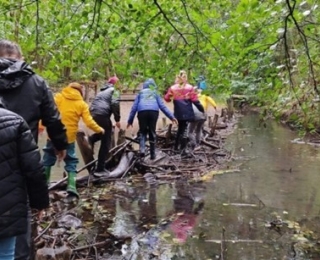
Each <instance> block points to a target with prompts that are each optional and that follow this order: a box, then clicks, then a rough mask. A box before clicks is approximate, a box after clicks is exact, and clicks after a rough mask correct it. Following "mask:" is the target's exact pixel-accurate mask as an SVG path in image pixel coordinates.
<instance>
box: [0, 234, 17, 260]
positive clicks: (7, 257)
mask: <svg viewBox="0 0 320 260" xmlns="http://www.w3.org/2000/svg"><path fill="white" fill-rule="evenodd" d="M15 245H16V237H8V238H5V239H0V259H1V260H13V259H14V249H15Z"/></svg>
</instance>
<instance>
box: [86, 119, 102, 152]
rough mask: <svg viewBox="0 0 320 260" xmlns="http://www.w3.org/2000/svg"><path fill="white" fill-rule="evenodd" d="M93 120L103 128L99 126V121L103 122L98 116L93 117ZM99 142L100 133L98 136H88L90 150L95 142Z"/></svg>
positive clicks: (95, 134) (96, 134)
mask: <svg viewBox="0 0 320 260" xmlns="http://www.w3.org/2000/svg"><path fill="white" fill-rule="evenodd" d="M93 120H94V121H95V122H96V123H97V124H98V125H99V126H100V127H103V126H102V125H101V121H103V120H101V119H100V117H99V116H93ZM100 140H101V134H100V133H99V134H98V133H94V134H92V135H90V136H89V137H88V141H89V144H90V145H91V148H92V150H93V149H94V144H95V143H96V142H98V141H100Z"/></svg>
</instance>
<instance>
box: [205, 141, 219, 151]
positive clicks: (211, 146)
mask: <svg viewBox="0 0 320 260" xmlns="http://www.w3.org/2000/svg"><path fill="white" fill-rule="evenodd" d="M201 143H202V144H203V145H205V146H208V147H210V148H212V149H220V147H219V146H218V145H216V144H213V143H209V142H207V141H205V140H201Z"/></svg>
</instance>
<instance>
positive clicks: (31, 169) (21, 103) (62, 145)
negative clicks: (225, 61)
mask: <svg viewBox="0 0 320 260" xmlns="http://www.w3.org/2000/svg"><path fill="white" fill-rule="evenodd" d="M118 81H119V79H118V78H117V77H115V76H114V77H111V78H110V79H108V81H107V83H106V84H105V85H104V86H103V87H102V88H101V91H100V92H99V93H98V94H97V96H96V97H95V98H94V100H93V102H92V103H91V105H90V106H89V105H88V104H87V103H86V102H85V101H84V99H83V97H84V88H83V86H82V85H81V84H79V83H76V82H73V83H70V84H69V85H68V86H67V87H65V88H63V89H62V91H61V92H60V93H57V94H56V95H55V96H53V94H52V93H51V91H50V89H49V88H48V86H47V85H46V83H45V81H44V79H43V78H41V77H40V76H39V75H37V74H36V73H35V72H34V71H33V70H32V69H31V67H30V66H29V65H28V64H27V63H26V62H25V61H24V59H23V56H22V52H21V49H20V47H19V45H17V44H16V43H14V42H11V41H8V40H0V136H1V139H0V165H1V171H0V200H1V203H0V259H3V260H11V259H17V260H19V259H29V254H30V237H31V230H30V219H31V211H30V208H32V209H35V210H37V212H38V214H39V216H41V213H42V210H43V209H45V208H47V207H48V206H49V195H48V186H47V185H48V182H49V181H50V175H51V169H52V166H54V165H55V163H56V162H57V160H58V161H61V160H64V162H65V167H64V168H65V171H66V172H67V176H68V185H67V192H68V193H69V194H71V195H76V196H78V192H77V189H76V175H77V164H78V161H79V160H78V158H77V156H76V153H75V141H76V134H77V131H78V125H79V121H80V119H82V120H83V122H84V123H85V125H86V126H87V127H88V128H90V129H91V130H92V131H93V132H94V134H92V135H91V136H90V137H89V143H90V144H91V147H92V149H93V147H94V144H95V143H96V142H97V141H99V140H100V141H101V142H100V149H99V153H98V160H97V165H96V169H95V173H94V174H95V175H96V176H103V175H106V174H108V171H107V170H106V169H105V160H106V157H107V156H108V153H109V149H110V145H111V136H112V129H113V125H112V121H111V116H112V115H113V117H114V120H115V122H116V123H115V125H116V127H118V128H119V129H120V127H121V125H120V118H121V117H120V92H119V90H117V88H116V84H117V83H118ZM202 88H203V86H202V87H200V85H199V86H198V87H194V86H192V85H190V84H189V83H188V78H187V74H186V72H185V71H180V73H179V75H178V76H177V77H176V80H175V84H174V85H173V86H171V87H170V88H169V89H168V91H167V93H166V94H165V96H164V100H165V101H167V102H170V101H172V100H173V104H174V112H173V113H172V112H171V111H170V110H169V109H168V108H167V107H166V105H165V104H164V102H163V100H162V98H161V96H160V95H159V94H158V92H157V85H156V83H155V81H154V80H153V79H147V80H146V81H145V82H144V83H143V88H142V89H141V91H140V92H139V94H138V95H137V96H136V98H135V101H134V103H133V106H132V109H131V112H130V115H129V118H128V121H127V128H129V127H131V126H132V124H133V121H134V117H135V115H136V114H138V115H137V117H138V121H139V140H140V156H141V157H144V156H145V155H146V141H147V137H148V138H149V146H150V159H151V160H153V159H155V158H156V124H157V120H158V116H159V110H161V111H162V112H163V113H164V114H165V115H166V116H167V117H168V118H169V119H170V120H171V121H172V122H173V123H174V124H177V125H178V131H177V136H176V140H175V145H174V149H175V150H177V151H183V150H184V149H185V148H186V146H187V143H188V140H190V141H191V144H192V147H193V148H194V149H196V148H197V147H198V146H199V144H200V140H201V129H202V126H203V123H204V122H205V120H206V110H207V107H208V103H210V104H212V106H214V107H215V108H216V104H215V102H214V101H213V100H212V99H211V98H210V97H209V96H207V95H202V94H201V89H202ZM40 122H41V125H43V126H44V127H45V128H46V131H47V134H48V140H47V142H46V145H45V147H44V149H43V151H44V155H43V159H41V155H40V152H39V149H38V146H37V143H38V133H39V124H40ZM188 126H189V127H188Z"/></svg>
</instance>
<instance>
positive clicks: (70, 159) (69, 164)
mask: <svg viewBox="0 0 320 260" xmlns="http://www.w3.org/2000/svg"><path fill="white" fill-rule="evenodd" d="M43 151H44V155H43V165H44V166H53V165H55V163H56V161H57V156H56V154H55V150H54V147H53V144H52V142H51V141H50V140H48V141H47V144H46V146H45V147H44V148H43ZM64 162H65V166H64V169H65V171H66V172H77V164H78V163H79V159H78V158H77V156H76V148H75V143H71V144H68V146H67V155H66V157H65V158H64Z"/></svg>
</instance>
